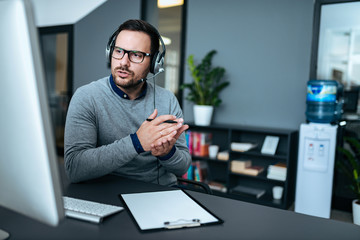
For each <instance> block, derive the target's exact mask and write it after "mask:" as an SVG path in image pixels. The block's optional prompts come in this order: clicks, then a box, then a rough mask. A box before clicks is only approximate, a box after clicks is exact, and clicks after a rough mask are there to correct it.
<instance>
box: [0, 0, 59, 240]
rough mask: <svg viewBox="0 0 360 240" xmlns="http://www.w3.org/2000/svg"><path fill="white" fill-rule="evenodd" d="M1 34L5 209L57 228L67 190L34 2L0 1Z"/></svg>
mask: <svg viewBox="0 0 360 240" xmlns="http://www.w3.org/2000/svg"><path fill="white" fill-rule="evenodd" d="M0 32H1V37H0V206H2V207H5V208H8V209H11V210H13V211H16V212H19V213H21V214H24V215H26V216H29V217H31V218H33V219H36V220H38V221H41V222H43V223H47V224H50V225H53V226H56V225H58V223H59V222H60V220H61V219H62V218H63V217H64V209H63V202H62V188H61V183H60V176H59V172H58V165H57V162H58V161H57V156H56V152H55V140H54V136H53V132H52V128H51V121H50V113H49V106H48V102H47V95H46V90H45V89H46V88H45V79H44V70H43V66H42V60H41V55H40V48H39V41H38V31H37V28H36V26H35V20H34V17H33V12H32V8H31V2H29V1H27V0H0ZM0 228H1V226H0ZM10 234H11V233H10Z"/></svg>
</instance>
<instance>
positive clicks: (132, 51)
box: [111, 46, 151, 63]
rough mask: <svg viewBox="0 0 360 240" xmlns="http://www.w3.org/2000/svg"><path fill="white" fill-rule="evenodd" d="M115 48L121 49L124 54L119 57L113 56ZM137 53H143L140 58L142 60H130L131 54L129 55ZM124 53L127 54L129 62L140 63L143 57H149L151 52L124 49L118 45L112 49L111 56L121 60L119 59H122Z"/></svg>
mask: <svg viewBox="0 0 360 240" xmlns="http://www.w3.org/2000/svg"><path fill="white" fill-rule="evenodd" d="M116 49H119V50H122V51H123V52H124V55H123V56H122V57H121V58H117V57H114V52H115V50H116ZM137 53H141V54H142V55H143V58H142V60H141V61H140V62H134V61H133V60H131V56H132V55H130V54H137ZM125 54H128V58H129V60H130V62H133V63H142V62H143V61H144V59H145V57H150V56H151V53H145V52H141V51H136V50H126V49H123V48H121V47H118V46H115V47H114V50H113V52H112V55H111V56H112V57H113V58H115V59H117V60H121V59H123V57H124V56H125Z"/></svg>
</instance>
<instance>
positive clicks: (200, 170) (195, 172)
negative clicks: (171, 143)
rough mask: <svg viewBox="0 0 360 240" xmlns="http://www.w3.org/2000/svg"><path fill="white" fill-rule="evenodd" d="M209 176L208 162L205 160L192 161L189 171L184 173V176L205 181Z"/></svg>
mask: <svg viewBox="0 0 360 240" xmlns="http://www.w3.org/2000/svg"><path fill="white" fill-rule="evenodd" d="M206 177H207V164H206V162H203V161H195V162H192V163H191V165H190V166H189V169H188V171H187V172H186V173H185V174H183V175H182V178H185V179H189V180H195V181H199V182H203V181H205V180H206Z"/></svg>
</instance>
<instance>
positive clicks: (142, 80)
mask: <svg viewBox="0 0 360 240" xmlns="http://www.w3.org/2000/svg"><path fill="white" fill-rule="evenodd" d="M164 71H165V70H164V69H163V68H160V69H159V71H158V72H157V73H155V74H154V75H152V76H151V77H149V78H142V79H140V80H139V81H138V82H137V84H140V83H142V82H145V81H147V80H149V79H152V78H154V77H156V76H157V75H159V74H160V73H162V72H164Z"/></svg>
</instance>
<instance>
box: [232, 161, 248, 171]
mask: <svg viewBox="0 0 360 240" xmlns="http://www.w3.org/2000/svg"><path fill="white" fill-rule="evenodd" d="M250 166H251V161H250V160H232V161H231V171H232V172H238V171H241V170H243V169H245V168H247V167H250Z"/></svg>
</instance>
